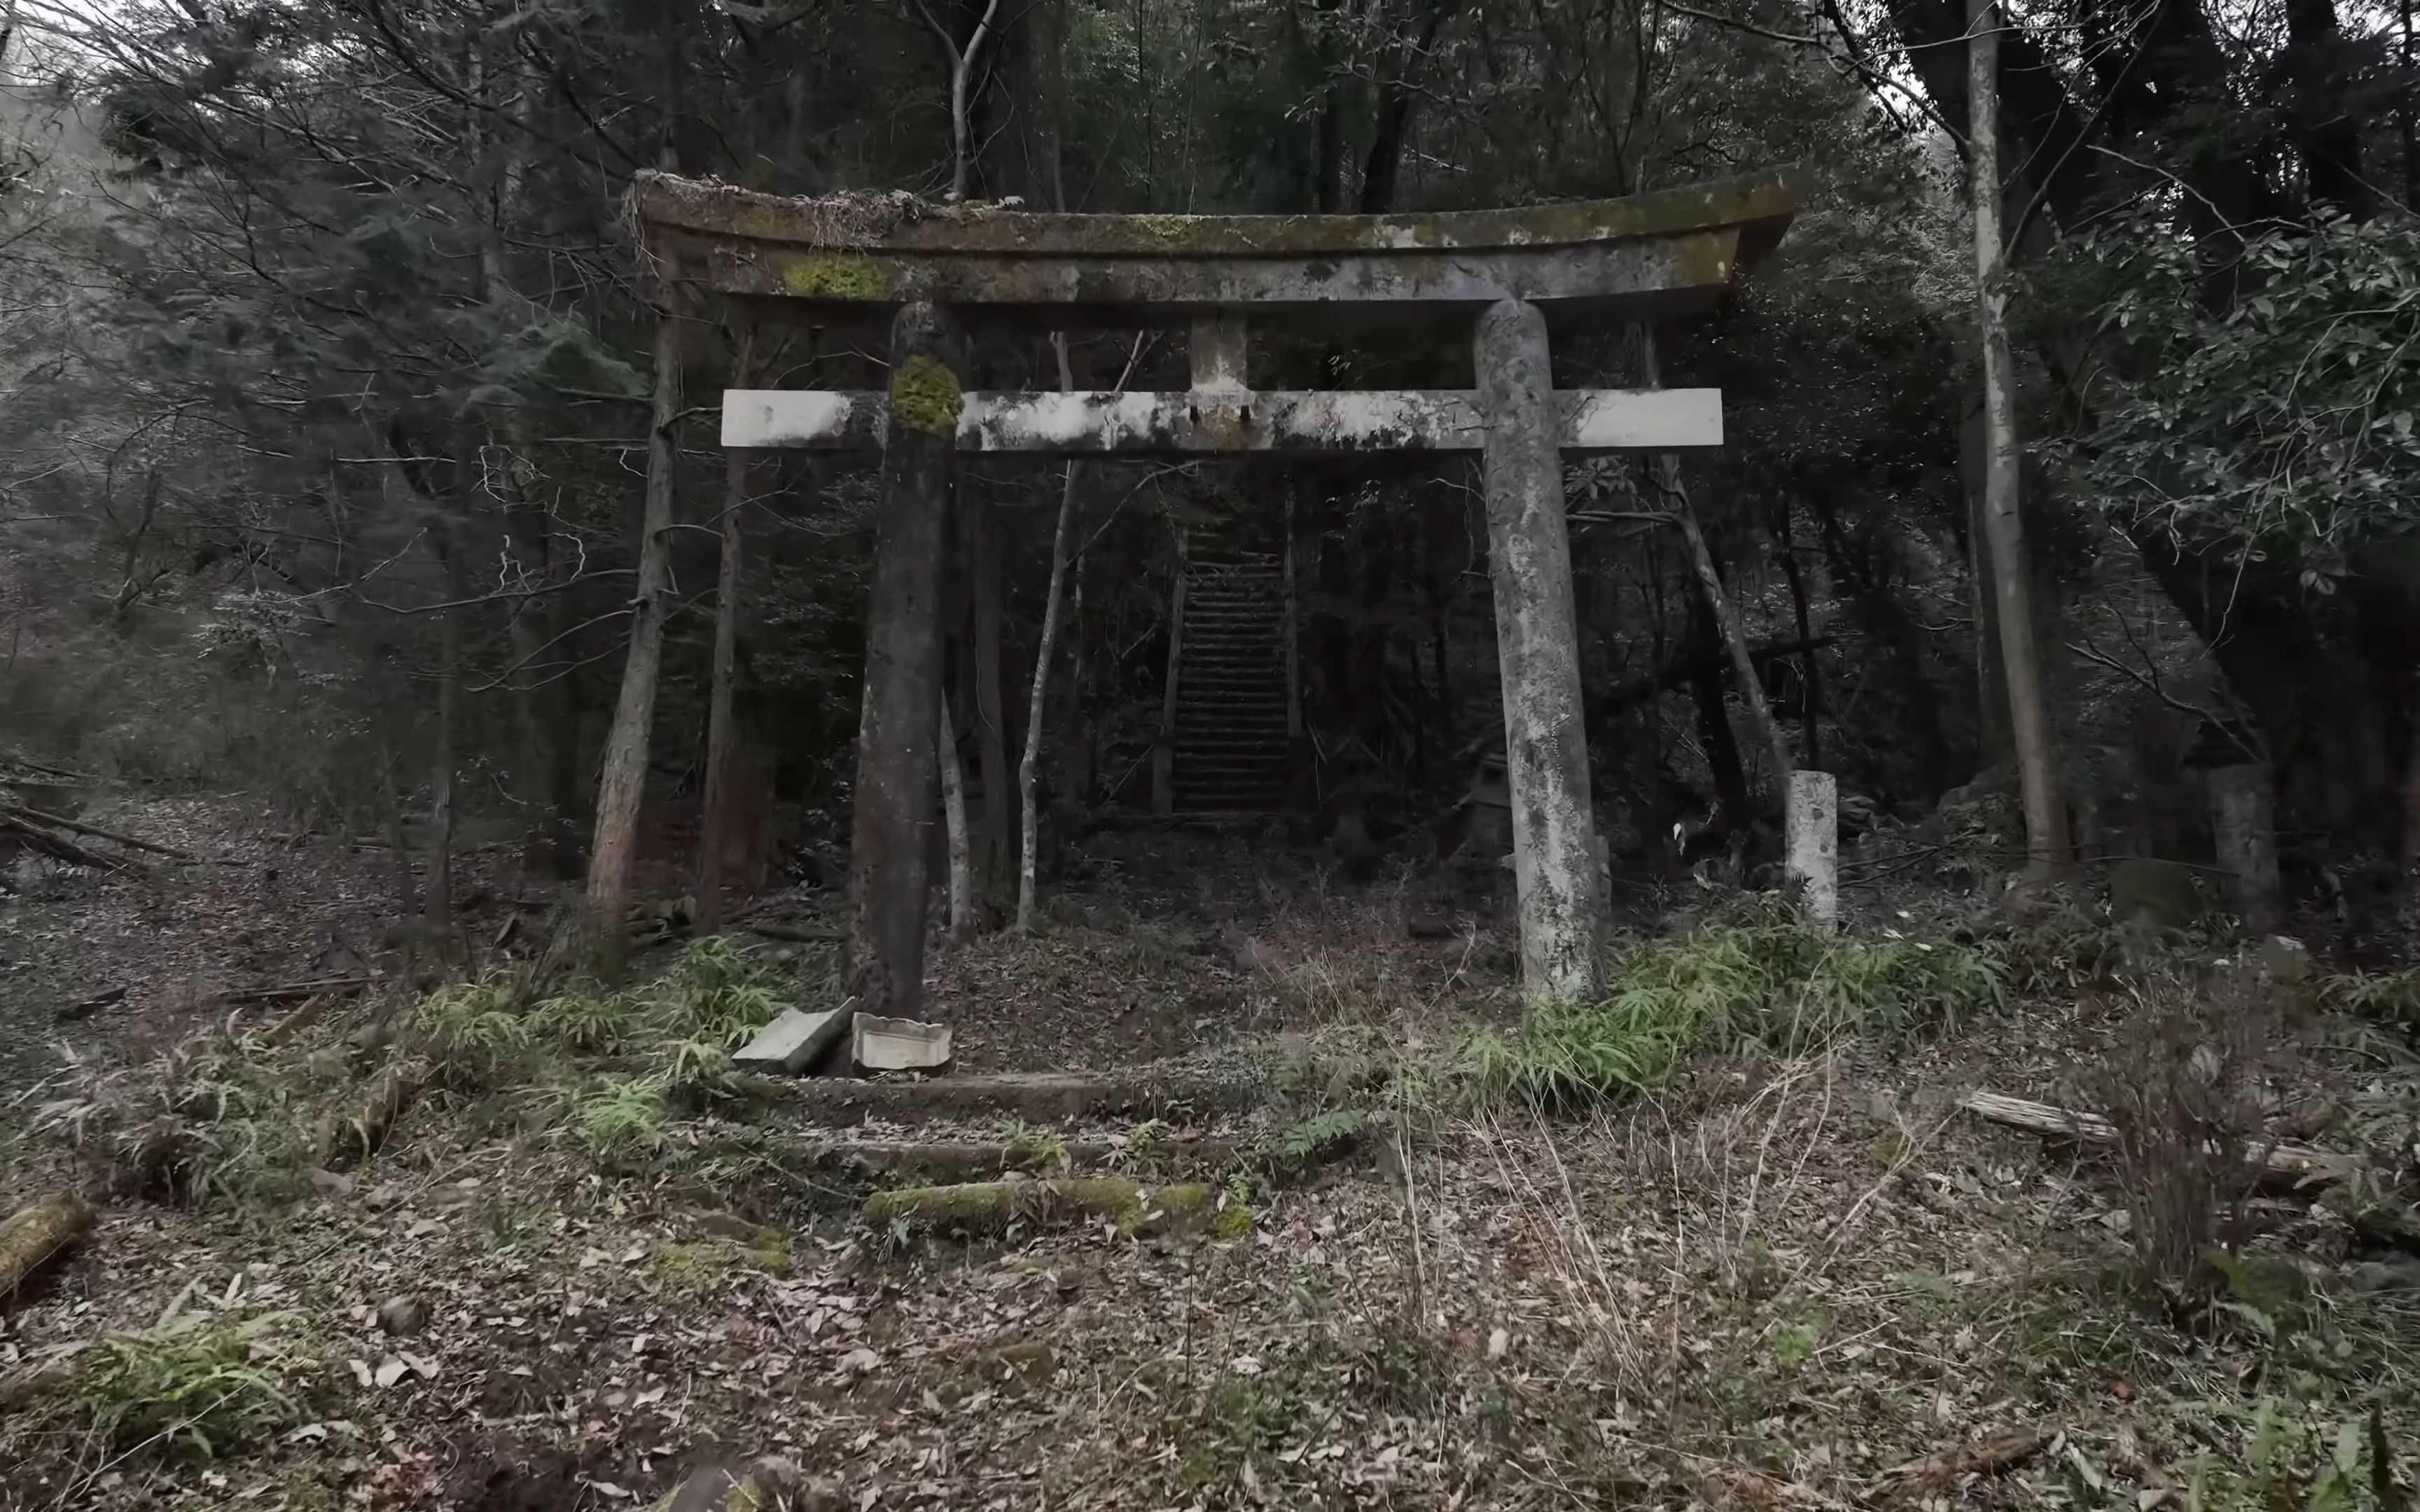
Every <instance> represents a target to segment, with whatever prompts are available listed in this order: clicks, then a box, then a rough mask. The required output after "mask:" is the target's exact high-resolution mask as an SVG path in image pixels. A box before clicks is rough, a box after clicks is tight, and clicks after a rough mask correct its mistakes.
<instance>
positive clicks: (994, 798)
mask: <svg viewBox="0 0 2420 1512" xmlns="http://www.w3.org/2000/svg"><path fill="white" fill-rule="evenodd" d="M958 513H959V517H960V518H961V519H963V520H965V521H966V522H967V523H968V526H969V529H968V531H967V537H968V545H969V550H968V553H967V555H968V562H967V565H968V566H969V568H970V569H971V570H970V577H971V579H972V587H973V590H974V592H973V595H972V596H973V600H974V622H975V623H974V632H975V633H974V671H975V677H974V683H975V688H974V691H975V717H976V719H977V720H978V721H979V722H980V723H981V725H982V729H981V730H980V731H979V732H978V733H979V735H980V737H981V738H980V740H979V741H978V743H977V745H976V754H977V757H978V759H979V760H980V762H981V763H982V764H981V765H980V766H979V767H977V769H976V770H977V771H978V772H979V773H980V774H981V776H982V778H983V841H984V843H983V850H982V862H983V864H982V866H981V868H980V869H979V870H978V872H977V876H976V880H977V883H978V885H979V886H980V887H981V888H982V890H983V892H984V893H985V896H987V897H989V896H997V894H996V892H995V889H996V888H998V887H1000V886H1001V884H1003V883H1004V882H1005V881H1006V880H1007V878H1006V872H1007V870H1008V868H1009V867H1010V866H1011V865H1013V864H1014V863H1013V862H1012V860H1011V859H1010V852H1009V842H1008V837H1009V835H1010V834H1011V833H1012V831H1013V829H1014V826H1013V825H1012V824H1011V822H1010V820H1011V816H1012V814H1013V813H1014V812H1015V806H1014V804H1013V803H1012V802H1011V801H1010V798H1009V775H1008V717H1007V712H1006V709H1005V706H1004V705H1005V700H1004V698H1003V697H1002V694H1001V676H1000V672H1001V640H1000V615H1001V602H1000V600H1001V582H1000V579H1001V547H1000V539H999V517H998V516H997V515H996V514H994V512H993V511H992V508H991V505H990V504H989V503H987V502H985V501H979V500H976V499H972V498H970V499H969V500H967V501H965V503H964V506H963V507H962V508H961V509H960V510H959V512H958Z"/></svg>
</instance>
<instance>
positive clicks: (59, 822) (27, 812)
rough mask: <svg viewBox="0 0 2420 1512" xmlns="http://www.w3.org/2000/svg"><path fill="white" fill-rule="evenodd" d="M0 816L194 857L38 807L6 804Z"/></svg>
mask: <svg viewBox="0 0 2420 1512" xmlns="http://www.w3.org/2000/svg"><path fill="white" fill-rule="evenodd" d="M0 816H5V817H7V818H9V819H14V820H16V821H18V822H19V823H20V824H27V825H41V826H42V827H43V828H45V829H64V830H66V831H67V832H68V833H70V834H71V835H89V836H91V837H92V838H93V839H95V840H105V841H111V842H112V843H114V844H118V845H123V846H126V847H127V848H128V849H130V850H137V851H149V852H151V853H153V854H154V855H157V856H167V857H168V858H169V859H171V860H176V861H190V860H192V859H194V856H193V853H192V852H190V851H180V850H178V849H177V848H176V847H175V846H173V845H155V844H153V843H152V842H151V841H147V840H136V839H135V838H134V837H133V836H132V835H121V834H119V833H118V832H117V831H116V830H114V829H103V828H101V826H100V825H87V824H85V823H84V822H83V821H82V820H80V819H63V818H61V817H60V816H58V815H57V814H52V813H43V812H42V811H41V810H39V809H21V808H18V807H16V806H15V805H8V806H6V807H0Z"/></svg>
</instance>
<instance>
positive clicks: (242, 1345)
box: [74, 1308, 312, 1460]
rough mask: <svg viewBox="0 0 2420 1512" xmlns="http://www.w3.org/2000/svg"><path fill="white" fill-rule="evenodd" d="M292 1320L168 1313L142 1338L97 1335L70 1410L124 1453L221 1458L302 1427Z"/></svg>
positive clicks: (302, 1394) (303, 1383)
mask: <svg viewBox="0 0 2420 1512" xmlns="http://www.w3.org/2000/svg"><path fill="white" fill-rule="evenodd" d="M299 1329H300V1319H299V1317H298V1315H296V1314H293V1313H284V1312H271V1313H255V1314H252V1315H249V1316H233V1317H231V1316H229V1315H227V1314H225V1313H219V1312H213V1311H209V1310H207V1309H200V1308H196V1309H193V1310H178V1309H176V1308H172V1309H170V1311H169V1313H168V1315H167V1316H166V1317H163V1319H161V1320H160V1321H159V1322H157V1323H155V1324H153V1325H152V1326H151V1327H149V1328H147V1329H144V1330H141V1331H139V1332H134V1333H126V1334H112V1335H105V1336H103V1337H102V1338H101V1339H100V1340H99V1341H98V1342H97V1343H96V1344H95V1345H94V1346H93V1348H92V1350H91V1352H90V1353H89V1354H88V1355H87V1357H86V1359H85V1363H84V1365H83V1367H82V1368H81V1369H80V1370H79V1371H78V1372H77V1378H76V1380H77V1384H76V1389H75V1394H74V1405H75V1407H76V1409H77V1411H78V1412H80V1413H81V1414H82V1415H83V1417H84V1418H85V1421H86V1423H87V1424H88V1425H89V1426H90V1427H92V1428H93V1429H94V1430H95V1431H96V1432H98V1433H99V1434H101V1436H102V1437H103V1438H105V1439H106V1440H107V1441H108V1442H109V1443H110V1446H111V1447H112V1448H114V1449H116V1450H118V1451H120V1452H122V1453H137V1452H142V1451H146V1450H151V1449H157V1450H160V1451H162V1452H164V1453H167V1454H171V1455H175V1456H178V1457H180V1458H188V1459H201V1460H208V1459H217V1458H224V1457H225V1456H227V1455H229V1454H233V1453H236V1452H239V1451H240V1450H242V1449H245V1448H247V1447H250V1446H251V1445H253V1444H256V1443H260V1442H261V1441H263V1440H264V1439H267V1438H268V1437H270V1436H271V1435H272V1434H274V1433H275V1432H277V1431H278V1430H279V1429H281V1428H283V1427H287V1426H288V1425H290V1424H292V1423H293V1422H295V1421H296V1420H297V1419H299V1418H300V1417H301V1416H302V1411H303V1408H304V1406H305V1401H306V1397H307V1396H308V1395H309V1390H310V1386H309V1381H308V1377H309V1374H310V1371H311V1368H312V1367H311V1364H310V1362H309V1361H308V1360H307V1359H306V1358H305V1357H304V1356H303V1355H302V1354H301V1353H300V1352H299V1351H298V1350H296V1349H295V1348H294V1347H293V1344H292V1339H293V1338H294V1336H295V1335H296V1334H297V1333H298V1332H299Z"/></svg>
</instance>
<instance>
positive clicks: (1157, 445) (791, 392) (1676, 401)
mask: <svg viewBox="0 0 2420 1512" xmlns="http://www.w3.org/2000/svg"><path fill="white" fill-rule="evenodd" d="M1555 401H1556V407H1557V408H1558V409H1559V410H1560V411H1561V424H1562V447H1563V450H1565V451H1567V452H1664V451H1677V450H1680V449H1683V448H1688V447H1705V446H1720V445H1722V444H1723V393H1722V391H1721V390H1720V389H1650V390H1634V389H1564V390H1560V391H1558V392H1557V393H1556V394H1555ZM886 416H887V406H886V405H885V402H884V396H883V395H882V394H880V393H872V392H859V393H840V392H835V391H832V390H824V389H731V390H726V391H725V392H724V393H723V395H722V444H723V445H725V446H730V447H744V448H750V449H756V448H766V449H770V448H792V447H805V448H812V449H814V450H817V451H850V450H867V449H872V448H876V447H879V446H880V445H881V444H882V435H883V427H884V425H885V424H886ZM1484 429H1485V427H1484V425H1483V424H1482V422H1481V419H1480V410H1479V396H1478V395H1477V394H1475V393H1469V392H1467V391H1465V390H1451V389H1433V390H1413V389H1399V390H1392V391H1386V390H1345V391H1339V392H1335V393H1249V392H1247V391H1239V390H1233V389H1226V390H1202V391H1198V392H1194V393H1107V392H1102V391H1089V392H1078V393H969V394H967V395H966V399H965V404H964V406H963V408H962V409H960V411H959V416H958V448H959V450H961V451H967V452H998V453H1009V452H1018V453H1028V454H1033V455H1055V456H1102V455H1118V456H1128V455H1132V456H1148V455H1167V454H1186V453H1191V454H1197V455H1199V454H1205V453H1206V454H1217V453H1245V452H1280V453H1284V452H1306V453H1321V452H1469V451H1477V450H1478V449H1479V446H1480V443H1481V440H1483V433H1484Z"/></svg>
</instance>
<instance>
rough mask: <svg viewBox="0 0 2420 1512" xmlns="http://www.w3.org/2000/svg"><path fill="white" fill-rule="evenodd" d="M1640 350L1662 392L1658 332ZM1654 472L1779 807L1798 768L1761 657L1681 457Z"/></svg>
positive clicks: (1647, 334) (1642, 367)
mask: <svg viewBox="0 0 2420 1512" xmlns="http://www.w3.org/2000/svg"><path fill="white" fill-rule="evenodd" d="M1638 350H1639V378H1640V380H1641V382H1642V383H1643V385H1644V386H1645V387H1647V388H1651V389H1660V388H1662V387H1663V386H1664V376H1663V365H1662V363H1661V362H1660V361H1659V360H1658V358H1657V355H1656V351H1655V332H1653V331H1652V330H1650V329H1648V328H1647V327H1644V326H1642V327H1640V328H1639V332H1638ZM1649 467H1650V469H1651V471H1652V477H1653V479H1654V482H1655V488H1656V492H1657V493H1658V494H1660V495H1662V500H1661V502H1662V503H1663V505H1664V508H1665V509H1666V511H1668V513H1669V514H1670V515H1671V517H1672V519H1673V522H1674V523H1675V524H1677V525H1679V526H1680V527H1681V538H1682V540H1683V542H1684V543H1686V545H1687V546H1688V548H1689V564H1690V566H1691V567H1692V568H1694V569H1695V570H1696V572H1697V575H1698V586H1699V588H1700V589H1702V590H1703V591H1704V593H1705V595H1706V609H1707V612H1708V613H1710V614H1712V615H1713V616H1714V629H1715V631H1716V633H1718V634H1719V635H1720V636H1721V637H1722V641H1723V650H1724V652H1725V653H1726V654H1728V655H1729V656H1730V663H1731V673H1732V675H1733V676H1734V677H1736V678H1737V679H1738V680H1739V690H1740V702H1743V703H1745V704H1746V705H1747V710H1748V717H1750V718H1751V719H1753V720H1754V721H1755V723H1756V729H1757V734H1758V736H1759V738H1760V739H1761V740H1762V741H1763V743H1764V749H1765V754H1766V757H1767V759H1769V760H1770V761H1771V762H1772V764H1773V801H1774V803H1775V805H1776V807H1777V806H1778V805H1779V804H1780V802H1781V800H1782V795H1783V792H1784V791H1785V789H1786V788H1787V787H1788V785H1789V782H1790V772H1791V768H1792V765H1794V763H1792V761H1791V759H1790V742H1788V741H1787V740H1785V739H1783V738H1782V734H1781V726H1780V725H1779V724H1777V723H1776V722H1775V721H1774V717H1773V705H1772V704H1771V703H1770V702H1767V701H1766V699H1765V696H1764V683H1763V681H1762V679H1761V678H1759V677H1758V676H1757V674H1756V657H1755V655H1754V653H1753V652H1751V651H1750V650H1749V648H1748V643H1747V631H1746V630H1745V628H1744V627H1742V625H1741V624H1740V617H1739V611H1738V610H1737V609H1734V608H1733V607H1732V605H1731V597H1730V594H1729V593H1728V592H1726V591H1725V590H1724V588H1723V575H1722V569H1721V568H1720V567H1718V566H1716V565H1715V563H1714V549H1713V548H1711V547H1710V546H1708V545H1707V544H1706V532H1704V530H1702V529H1701V528H1699V524H1698V511H1697V508H1696V506H1695V505H1693V504H1692V503H1690V501H1689V490H1688V488H1687V486H1685V485H1683V483H1682V481H1681V459H1680V457H1678V456H1676V455H1673V454H1671V453H1669V452H1666V453H1663V454H1660V455H1657V456H1656V458H1655V459H1654V461H1652V463H1650V464H1649ZM1739 817H1745V816H1739Z"/></svg>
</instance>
